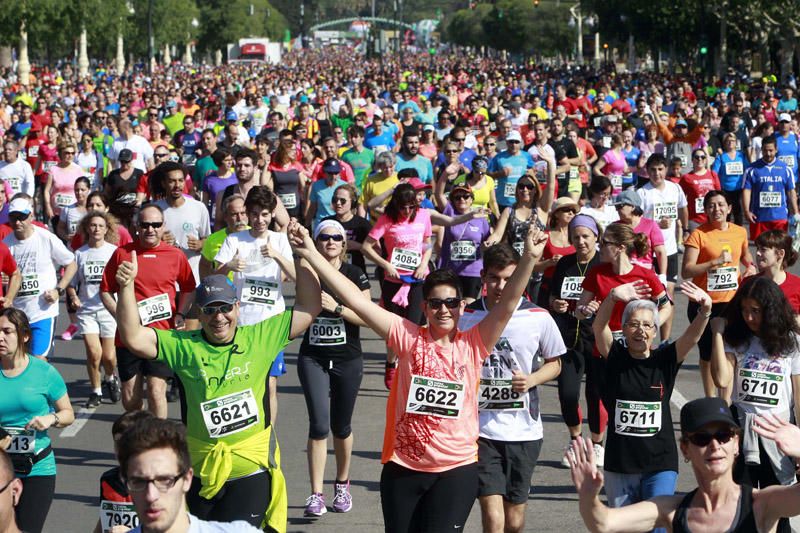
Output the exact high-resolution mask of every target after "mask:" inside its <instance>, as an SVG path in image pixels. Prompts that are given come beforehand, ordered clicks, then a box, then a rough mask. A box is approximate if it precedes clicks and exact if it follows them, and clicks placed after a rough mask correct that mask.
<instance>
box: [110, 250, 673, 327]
mask: <svg viewBox="0 0 800 533" xmlns="http://www.w3.org/2000/svg"><path fill="white" fill-rule="evenodd" d="M106 270H107V269H106ZM640 279H641V280H644V281H645V282H647V285H648V286H649V287H650V291H651V294H652V295H653V300H655V298H656V297H657V296H660V295H661V294H662V293H664V284H663V283H661V281H660V280H659V279H658V276H657V275H656V273H655V272H653V271H652V270H648V269H646V268H644V267H641V266H639V265H633V270H631V271H630V272H628V273H627V274H625V275H618V274H615V273H614V269H613V268H612V266H611V265H610V264H609V263H600V264H599V265H596V266H594V267H592V268H591V269H590V270H589V272H587V273H586V277H585V278H584V279H583V285H582V287H583V288H584V289H585V290H587V291H589V292H591V293H592V294H594V299H595V300H598V301H601V302H602V301H603V300H605V299H606V298H607V297H608V295H609V293H611V289H613V288H614V287H618V286H619V285H625V284H626V283H631V282H633V281H637V280H640ZM625 305H626V303H625V302H617V303H615V304H614V311H613V312H612V313H611V320H610V321H609V322H608V326H609V327H610V328H611V331H621V330H622V312H623V311H625Z"/></svg>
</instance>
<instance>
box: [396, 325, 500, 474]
mask: <svg viewBox="0 0 800 533" xmlns="http://www.w3.org/2000/svg"><path fill="white" fill-rule="evenodd" d="M386 346H387V347H389V348H391V349H392V350H394V351H395V353H397V374H396V376H395V380H394V384H393V385H392V390H391V392H390V393H389V401H388V402H387V404H386V430H385V431H384V434H383V454H382V455H381V462H382V463H387V462H389V461H393V462H395V463H397V464H399V465H401V466H404V467H405V468H409V469H411V470H416V471H419V472H444V471H447V470H451V469H453V468H457V467H459V466H463V465H467V464H471V463H474V462H476V461H477V460H478V399H477V394H478V383H479V381H480V370H481V366H482V365H483V360H484V359H486V357H488V356H489V353H490V352H489V351H487V350H486V347H485V346H484V343H483V340H482V339H481V336H480V332H479V331H478V327H477V326H474V327H472V328H470V329H468V330H467V331H459V332H457V333H456V336H455V339H454V340H453V342H452V344H451V345H450V347H449V348H444V347H442V346H439V345H437V344H436V343H434V342H433V339H432V338H431V336H430V334H429V332H428V328H427V327H424V326H418V325H416V324H414V323H413V322H411V321H409V320H406V319H404V318H400V317H395V319H394V321H393V323H392V326H391V328H390V329H389V336H388V337H387V339H386ZM412 376H415V377H417V379H416V380H412ZM424 378H429V379H430V378H433V379H435V380H438V381H439V388H437V387H436V386H435V385H434V386H433V387H427V388H424V389H421V388H420V387H415V388H414V396H412V399H414V398H415V397H417V396H418V395H419V394H421V396H420V397H422V398H425V397H426V393H428V394H427V396H428V397H429V398H432V399H434V400H435V399H439V398H441V399H442V400H443V403H442V405H443V406H444V407H445V408H447V409H448V410H449V411H450V413H451V414H452V413H453V410H454V409H455V410H457V412H458V414H457V416H456V417H453V418H447V417H443V416H436V415H428V414H419V413H420V411H419V410H418V407H419V405H418V404H416V405H415V404H414V403H413V402H412V403H411V404H409V406H408V407H409V409H408V411H412V412H408V411H407V404H408V400H409V393H410V392H411V390H412V383H413V382H414V381H416V382H417V383H419V382H420V381H426V380H425V379H424ZM447 386H450V387H455V389H453V388H451V389H448V388H447ZM459 387H460V391H459V394H458V396H459V397H461V398H462V399H461V401H458V400H457V398H456V397H454V396H452V394H455V393H452V392H447V391H450V390H458V388H459ZM431 390H434V391H436V392H434V393H433V394H432V396H431V393H429V392H428V391H431ZM420 391H421V392H420ZM439 391H444V392H439ZM437 392H438V394H437ZM442 394H445V396H444V397H443V398H442V396H441V395H442Z"/></svg>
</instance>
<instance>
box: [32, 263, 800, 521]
mask: <svg viewBox="0 0 800 533" xmlns="http://www.w3.org/2000/svg"><path fill="white" fill-rule="evenodd" d="M792 270H793V271H797V270H800V268H798V267H796V268H794V269H792ZM372 293H373V296H377V294H378V293H377V287H376V284H375V283H374V282H373V290H372ZM290 301H291V299H290ZM676 305H677V309H676V317H675V327H674V328H673V331H674V332H682V331H683V330H684V329H685V327H686V325H687V320H686V298H684V297H682V296H680V295H679V296H678V297H677V302H676ZM66 325H67V324H66V313H63V314H62V315H61V319H60V323H59V327H58V329H57V331H58V332H59V333H60V332H61V331H63V330H64V328H65V327H66ZM362 334H363V336H364V344H363V346H364V352H365V364H364V380H363V384H362V387H361V392H360V395H359V398H358V402H357V404H356V411H355V415H354V419H353V433H354V438H355V442H354V451H353V461H352V470H351V490H352V495H353V502H354V506H353V510H352V511H351V512H349V513H346V514H335V513H332V512H329V513H327V514H326V515H324V516H322V517H321V518H318V519H313V520H311V519H307V518H304V517H303V508H304V504H305V499H306V497H307V496H308V494H309V492H310V487H309V482H308V474H307V466H306V438H307V431H308V415H307V412H306V407H305V402H304V400H303V395H302V390H301V388H300V383H299V380H298V377H297V370H296V368H297V367H296V362H297V350H298V348H299V345H300V342H299V340H296V341H294V342H293V343H292V344H291V345H290V346H289V347H288V348H287V350H286V362H287V366H288V369H289V372H288V373H287V374H286V375H285V376H284V377H283V378H281V379H280V381H279V402H280V408H279V414H278V421H277V424H276V428H277V434H278V437H279V439H280V444H281V451H282V466H283V471H284V473H285V475H286V480H287V484H288V493H289V527H288V530H289V531H292V532H301V531H315V530H316V531H331V530H339V531H348V532H349V533H359V532H374V531H380V530H382V529H383V520H382V515H381V507H380V493H379V483H378V481H379V479H380V472H381V464H380V450H381V446H382V441H383V428H384V410H385V403H386V398H387V395H388V394H387V391H386V389H385V388H384V386H383V360H384V356H385V346H384V344H383V342H381V341H379V340H378V338H377V336H376V335H375V334H374V333H373V332H371V331H369V330H366V329H362ZM84 353H85V352H84V347H83V342H82V341H81V340H80V339H78V340H72V341H69V342H64V341H62V340H60V338H59V339H58V340H57V341H56V346H55V351H54V356H53V358H52V363H53V364H55V365H56V367H57V368H58V370H59V371H60V372H61V374H62V376H63V377H64V380H65V381H66V382H67V385H68V388H69V395H70V398H72V402H73V406H74V407H75V410H76V415H77V419H76V422H75V423H74V424H73V425H72V426H71V427H69V428H65V429H63V430H60V431H56V432H54V433H53V437H54V438H53V448H54V449H55V450H56V456H57V463H58V479H57V484H56V494H55V501H54V502H53V506H52V508H51V510H50V513H49V515H48V518H47V523H46V526H45V531H46V532H53V533H55V532H75V533H78V532H88V531H91V530H92V529H93V527H94V525H95V523H96V521H97V517H98V508H97V506H98V491H99V481H98V480H99V478H100V475H101V473H102V472H103V471H104V470H106V469H108V468H111V467H112V466H114V465H115V458H114V453H113V448H112V442H111V424H112V423H113V421H114V420H115V419H116V418H117V417H118V416H119V415H120V414H122V412H123V411H122V406H121V405H119V404H117V405H114V404H111V403H103V404H102V405H101V406H100V407H98V408H96V409H94V410H90V411H87V410H85V409H82V408H81V406H82V405H83V403H84V401H85V400H86V398H87V396H88V394H89V392H90V389H89V384H88V380H87V377H86V371H85V366H84V361H85V355H84ZM543 388H544V390H543V392H542V394H541V397H542V409H541V410H542V413H543V415H542V417H543V420H544V445H543V447H542V452H541V455H540V458H539V463H538V465H537V467H536V470H535V472H534V475H533V481H532V488H531V493H530V497H529V500H528V509H527V518H526V522H527V523H526V530H529V531H562V532H563V531H582V530H584V526H583V523H582V522H581V518H580V515H579V513H578V506H577V496H576V494H575V491H574V489H573V486H572V482H571V480H570V477H569V471H568V470H567V469H565V468H562V467H561V465H560V460H561V453H562V451H561V450H562V447H563V446H564V445H565V444H566V442H567V439H568V434H567V431H566V427H565V426H564V424H563V423H562V420H561V416H560V414H559V406H558V397H557V389H556V386H555V383H552V384H547V385H545V386H544V387H543ZM701 395H702V386H701V384H700V377H699V370H698V365H697V354H696V352H694V353H692V354H691V355H690V356H689V358H688V360H687V361H686V362H685V363H684V365H683V367H682V368H681V370H680V372H679V373H678V379H677V385H676V392H675V394H674V395H673V416H674V419H675V420H674V422H675V428H676V430H677V429H678V425H677V423H678V413H679V408H680V406H681V405H682V404H683V403H684V402H685V401H686V399H693V398H697V397H700V396H701ZM584 412H585V409H584ZM169 416H170V417H171V418H175V419H177V418H178V417H179V411H178V404H170V406H169ZM585 431H586V432H588V428H587V429H586V430H585ZM587 434H588V433H587ZM334 466H335V464H334V458H333V450H332V445H331V447H330V453H329V460H328V464H327V468H326V478H325V496H326V499H327V501H328V505H330V500H331V498H332V497H333V496H332V492H333V479H334V476H335V470H334ZM694 486H695V483H694V476H693V475H692V472H691V469H690V468H689V466H688V465H686V464H684V463H683V462H681V463H680V475H679V478H678V490H679V491H681V492H686V491H688V490H691V489H692V488H693V487H694ZM465 530H466V531H468V532H477V531H480V509H479V507H478V505H475V506H474V507H473V509H472V514H471V515H470V518H469V521H468V522H467V525H466V528H465Z"/></svg>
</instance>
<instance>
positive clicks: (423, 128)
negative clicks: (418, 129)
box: [422, 124, 436, 131]
mask: <svg viewBox="0 0 800 533" xmlns="http://www.w3.org/2000/svg"><path fill="white" fill-rule="evenodd" d="M435 130H436V128H434V127H433V124H425V125H424V126H423V127H422V131H435Z"/></svg>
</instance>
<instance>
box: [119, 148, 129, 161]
mask: <svg viewBox="0 0 800 533" xmlns="http://www.w3.org/2000/svg"><path fill="white" fill-rule="evenodd" d="M117 159H118V160H120V161H124V162H126V163H127V162H128V161H133V152H131V151H130V150H128V149H127V148H123V149H122V150H120V151H119V155H118V156H117Z"/></svg>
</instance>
